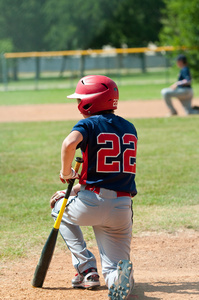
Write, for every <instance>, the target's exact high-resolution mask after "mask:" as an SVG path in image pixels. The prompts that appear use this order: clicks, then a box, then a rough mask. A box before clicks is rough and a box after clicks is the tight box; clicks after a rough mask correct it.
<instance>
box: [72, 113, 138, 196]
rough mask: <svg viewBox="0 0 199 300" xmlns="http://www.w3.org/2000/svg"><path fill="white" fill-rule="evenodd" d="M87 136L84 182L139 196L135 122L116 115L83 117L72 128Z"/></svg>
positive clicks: (81, 181) (83, 167) (83, 144)
mask: <svg viewBox="0 0 199 300" xmlns="http://www.w3.org/2000/svg"><path fill="white" fill-rule="evenodd" d="M74 130H77V131H79V132H80V133H81V134H82V135H83V140H82V142H81V143H80V144H79V145H78V146H77V148H80V149H81V151H82V153H83V159H84V163H83V166H82V172H81V179H80V184H91V185H94V186H96V187H102V188H106V189H110V190H114V191H121V192H129V193H131V194H132V195H136V193H137V191H136V184H135V174H136V150H137V132H136V129H135V127H134V125H133V124H132V123H130V122H129V121H127V120H125V119H123V118H121V117H119V116H116V115H114V114H103V115H95V116H91V117H89V118H86V119H83V120H80V121H79V122H78V123H77V124H76V125H75V126H74V127H73V129H72V131H74Z"/></svg>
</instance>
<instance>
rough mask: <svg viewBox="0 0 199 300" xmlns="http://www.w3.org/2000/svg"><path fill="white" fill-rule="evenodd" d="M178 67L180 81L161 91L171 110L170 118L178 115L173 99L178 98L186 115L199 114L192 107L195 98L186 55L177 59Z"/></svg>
mask: <svg viewBox="0 0 199 300" xmlns="http://www.w3.org/2000/svg"><path fill="white" fill-rule="evenodd" d="M177 66H178V67H179V68H180V73H179V76H178V81H177V82H175V83H174V84H172V85H171V86H170V88H165V89H163V90H162V91H161V94H162V96H163V98H164V101H165V103H166V105H167V107H168V109H169V116H173V115H177V111H176V109H175V108H174V106H173V104H172V101H171V98H172V97H176V98H178V99H179V100H180V102H181V104H182V106H183V108H184V110H185V113H186V115H189V114H197V113H199V111H198V110H197V109H194V108H192V107H191V100H192V98H193V90H192V87H191V74H190V70H189V67H188V64H187V58H186V56H185V55H182V54H181V55H179V56H178V57H177Z"/></svg>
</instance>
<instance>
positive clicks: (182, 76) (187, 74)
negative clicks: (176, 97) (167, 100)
mask: <svg viewBox="0 0 199 300" xmlns="http://www.w3.org/2000/svg"><path fill="white" fill-rule="evenodd" d="M183 79H187V80H188V81H191V73H190V71H189V68H188V67H187V66H185V67H183V68H182V69H181V70H180V73H179V76H178V80H179V81H181V80H183ZM179 86H180V87H191V84H187V85H186V84H182V85H181V84H180V85H179Z"/></svg>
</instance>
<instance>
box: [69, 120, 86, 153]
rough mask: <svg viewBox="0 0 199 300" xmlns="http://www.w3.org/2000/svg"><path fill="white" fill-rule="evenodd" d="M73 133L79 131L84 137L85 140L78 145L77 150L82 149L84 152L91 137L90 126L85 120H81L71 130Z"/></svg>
mask: <svg viewBox="0 0 199 300" xmlns="http://www.w3.org/2000/svg"><path fill="white" fill-rule="evenodd" d="M72 131H79V132H80V133H81V134H82V135H83V140H82V141H81V143H79V144H78V145H77V149H78V148H81V150H82V151H85V149H86V146H87V144H88V136H89V130H88V125H87V123H86V122H85V120H80V121H79V122H78V123H77V124H76V125H75V126H74V127H73V129H72V130H71V132H72Z"/></svg>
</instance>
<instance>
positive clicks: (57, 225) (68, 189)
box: [54, 157, 83, 230]
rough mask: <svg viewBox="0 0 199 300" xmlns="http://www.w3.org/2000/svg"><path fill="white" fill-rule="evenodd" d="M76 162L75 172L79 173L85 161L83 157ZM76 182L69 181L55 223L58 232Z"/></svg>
mask: <svg viewBox="0 0 199 300" xmlns="http://www.w3.org/2000/svg"><path fill="white" fill-rule="evenodd" d="M75 161H76V163H75V167H74V170H75V172H78V170H79V168H80V165H81V163H83V159H82V158H81V157H76V158H75ZM74 182H75V179H71V180H70V181H69V185H68V188H67V191H66V194H65V197H64V200H63V203H62V206H61V208H60V211H59V215H58V217H57V219H56V221H55V224H54V228H55V229H57V230H58V229H59V227H60V224H61V220H62V217H63V214H64V210H65V207H66V204H67V201H68V197H69V196H70V193H71V190H72V187H73V184H74Z"/></svg>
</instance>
